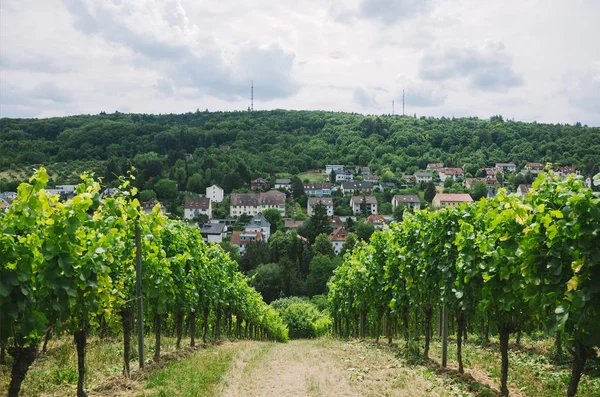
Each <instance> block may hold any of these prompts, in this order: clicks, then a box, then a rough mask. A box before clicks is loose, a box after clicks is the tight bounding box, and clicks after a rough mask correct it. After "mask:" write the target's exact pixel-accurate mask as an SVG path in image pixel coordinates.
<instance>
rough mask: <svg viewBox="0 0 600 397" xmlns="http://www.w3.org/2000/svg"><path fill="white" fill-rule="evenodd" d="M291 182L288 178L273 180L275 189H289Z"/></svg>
mask: <svg viewBox="0 0 600 397" xmlns="http://www.w3.org/2000/svg"><path fill="white" fill-rule="evenodd" d="M291 188H292V180H291V179H289V178H282V179H275V189H287V190H289V189H291Z"/></svg>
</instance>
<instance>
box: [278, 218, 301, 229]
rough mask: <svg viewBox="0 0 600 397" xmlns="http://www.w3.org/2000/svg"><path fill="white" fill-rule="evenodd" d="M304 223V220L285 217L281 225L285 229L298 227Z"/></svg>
mask: <svg viewBox="0 0 600 397" xmlns="http://www.w3.org/2000/svg"><path fill="white" fill-rule="evenodd" d="M302 225H304V221H295V220H293V219H286V220H285V222H284V224H283V227H285V228H286V229H298V228H299V227H300V226H302Z"/></svg>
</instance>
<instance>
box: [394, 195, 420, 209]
mask: <svg viewBox="0 0 600 397" xmlns="http://www.w3.org/2000/svg"><path fill="white" fill-rule="evenodd" d="M398 205H405V206H406V207H407V208H408V209H409V210H415V209H417V210H420V209H421V199H419V196H417V195H416V194H397V195H395V196H394V197H392V208H394V209H396V207H398Z"/></svg>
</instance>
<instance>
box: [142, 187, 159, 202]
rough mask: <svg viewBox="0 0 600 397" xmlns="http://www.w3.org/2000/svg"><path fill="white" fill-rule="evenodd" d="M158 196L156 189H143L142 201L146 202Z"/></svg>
mask: <svg viewBox="0 0 600 397" xmlns="http://www.w3.org/2000/svg"><path fill="white" fill-rule="evenodd" d="M155 198H156V193H155V192H154V190H142V191H141V192H140V201H141V202H142V203H145V202H146V201H150V200H152V199H155Z"/></svg>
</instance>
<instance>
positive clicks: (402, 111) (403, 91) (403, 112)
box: [402, 88, 404, 116]
mask: <svg viewBox="0 0 600 397" xmlns="http://www.w3.org/2000/svg"><path fill="white" fill-rule="evenodd" d="M402 115H403V116H404V88H403V89H402Z"/></svg>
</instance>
